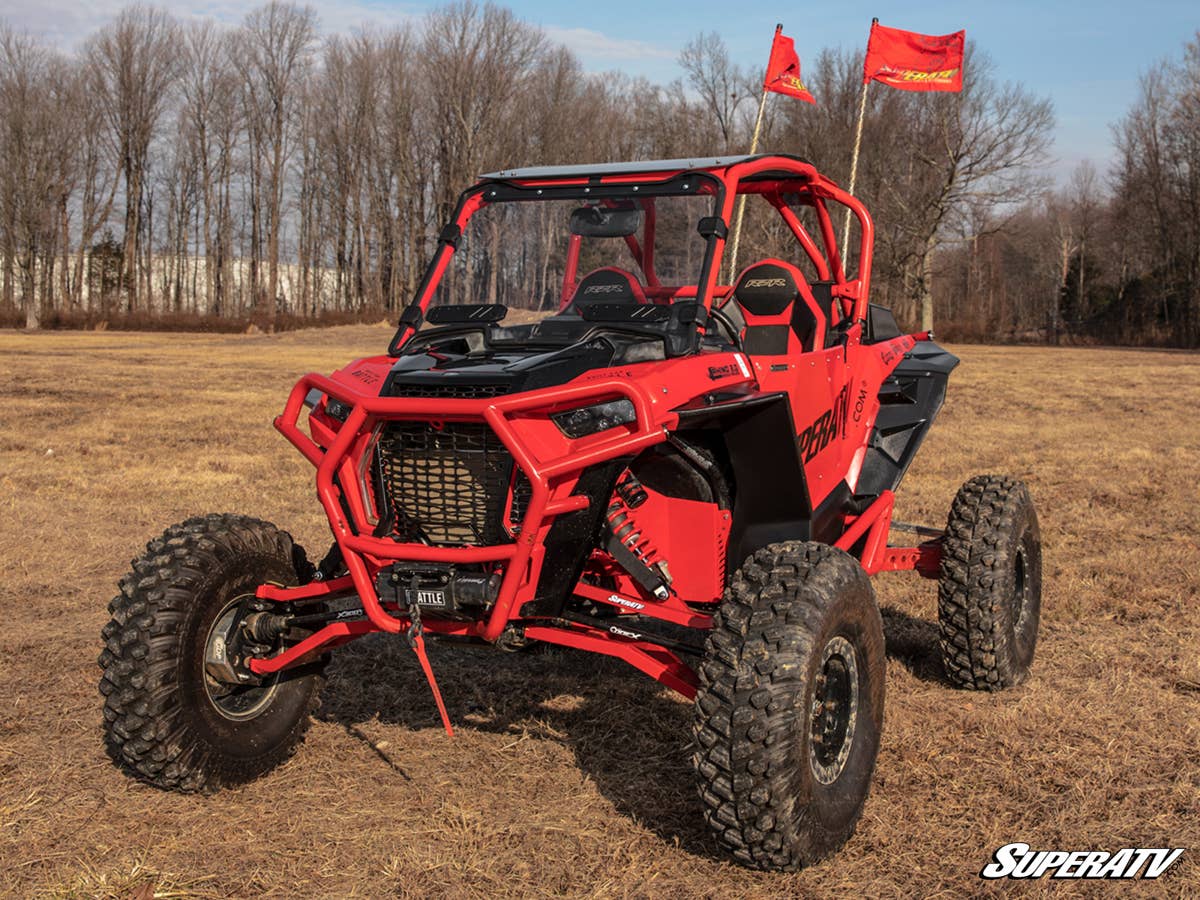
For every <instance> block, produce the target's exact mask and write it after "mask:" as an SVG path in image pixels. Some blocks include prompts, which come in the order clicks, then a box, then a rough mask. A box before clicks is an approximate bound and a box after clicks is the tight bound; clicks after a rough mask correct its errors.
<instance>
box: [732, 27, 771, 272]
mask: <svg viewBox="0 0 1200 900" xmlns="http://www.w3.org/2000/svg"><path fill="white" fill-rule="evenodd" d="M781 31H783V24H782V23H779V24H777V25H776V26H775V37H779V32H781ZM771 46H772V47H774V46H775V44H774V43H772V44H771ZM766 108H767V79H766V78H765V77H764V78H763V89H762V96H761V97H759V98H758V116H757V117H756V118H755V119H754V134H753V135H752V136H751V137H750V155H751V156H753V155H754V154H755V152H756V151H757V150H758V136H759V134H760V133H761V132H762V123H763V112H765V111H766ZM745 212H746V195H745V194H742V195H741V196H740V197H738V205H737V213H736V215H734V217H733V241H732V242H731V244H730V247H729V280H730V281H732V280H733V278H734V276H735V275H737V258H738V244H739V243H740V242H741V237H742V216H743V215H744V214H745Z"/></svg>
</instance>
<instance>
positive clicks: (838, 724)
mask: <svg viewBox="0 0 1200 900" xmlns="http://www.w3.org/2000/svg"><path fill="white" fill-rule="evenodd" d="M810 716H811V720H812V726H811V729H810V732H809V754H808V758H809V764H810V765H811V766H812V770H813V775H815V776H816V779H817V781H819V782H821V784H833V783H834V782H835V781H837V779H838V776H839V775H841V774H842V770H843V769H844V768H845V767H846V759H847V757H849V755H850V748H851V746H853V744H854V727H855V724H856V723H857V719H858V656H857V655H856V654H855V652H854V646H853V645H852V644H851V643H850V642H849V641H848V640H846V639H845V638H844V637H842V636H840V635H839V636H837V637H835V638H834V639H833V640H831V641H830V642H829V643H828V644H826V645H825V650H824V652H823V653H822V654H821V674H820V675H818V676H817V679H816V690H815V692H814V693H813V700H812V708H811V710H810Z"/></svg>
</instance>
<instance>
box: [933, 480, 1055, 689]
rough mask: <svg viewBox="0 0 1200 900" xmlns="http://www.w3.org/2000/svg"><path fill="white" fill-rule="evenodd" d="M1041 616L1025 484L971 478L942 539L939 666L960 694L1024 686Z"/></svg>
mask: <svg viewBox="0 0 1200 900" xmlns="http://www.w3.org/2000/svg"><path fill="white" fill-rule="evenodd" d="M1041 608H1042V542H1041V534H1040V532H1039V530H1038V520H1037V512H1036V511H1035V510H1034V508H1033V500H1032V499H1031V498H1030V496H1029V489H1028V488H1026V487H1025V485H1024V483H1023V482H1020V481H1017V480H1016V479H1014V478H1008V477H1006V476H1002V475H977V476H976V477H974V478H972V479H971V480H970V481H968V482H967V483H966V484H964V485H963V486H962V487H961V488H960V489H959V491H958V495H957V496H956V497H955V498H954V504H953V505H952V506H951V508H950V518H949V521H948V522H947V524H946V535H945V537H944V538H943V539H942V573H941V578H940V580H939V581H938V622H939V625H940V628H941V648H942V660H943V662H944V664H945V667H946V674H947V675H948V676H949V678H950V680H951V681H953V682H954V683H955V684H957V685H959V686H960V687H965V688H973V689H976V690H987V691H997V690H1000V689H1002V688H1006V687H1011V686H1012V685H1015V684H1019V683H1021V682H1022V681H1024V680H1025V678H1026V677H1027V676H1028V674H1029V668H1030V666H1031V664H1032V663H1033V653H1034V648H1035V647H1036V646H1037V637H1038V623H1039V621H1040V619H1041Z"/></svg>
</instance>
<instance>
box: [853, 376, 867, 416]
mask: <svg viewBox="0 0 1200 900" xmlns="http://www.w3.org/2000/svg"><path fill="white" fill-rule="evenodd" d="M869 396H870V395H869V394H868V393H867V383H866V382H865V381H864V382H863V383H862V387H860V388H859V389H858V396H857V397H855V398H854V421H855V422H861V421H862V417H863V412H864V411H865V410H866V408H867V397H869Z"/></svg>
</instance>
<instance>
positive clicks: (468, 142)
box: [0, 2, 1200, 346]
mask: <svg viewBox="0 0 1200 900" xmlns="http://www.w3.org/2000/svg"><path fill="white" fill-rule="evenodd" d="M318 26H319V23H318V21H317V18H316V15H315V13H314V12H313V11H312V10H311V9H309V8H306V7H302V6H297V5H294V4H291V3H284V2H273V3H269V4H267V5H265V6H261V7H258V8H256V9H253V10H251V11H250V12H249V13H247V14H246V16H245V18H244V20H243V21H242V22H241V23H240V25H237V26H235V27H228V26H223V25H219V24H217V23H216V22H213V21H189V22H181V21H178V20H176V19H174V18H173V17H171V16H170V15H169V14H168V13H166V12H165V11H163V10H161V9H158V8H154V7H147V6H131V7H128V8H126V9H124V10H123V11H121V12H120V13H119V14H118V15H117V16H116V17H115V18H114V19H113V20H112V21H111V22H110V23H109V24H107V25H105V26H104V27H102V28H100V29H99V30H98V31H97V32H96V33H94V34H92V35H91V36H89V37H88V38H87V39H86V40H85V41H83V42H82V44H81V45H80V46H79V47H77V48H73V49H72V51H71V52H69V53H68V52H63V51H62V50H59V49H56V48H52V47H49V46H46V45H45V44H43V43H40V42H39V41H37V40H36V39H34V38H32V37H30V36H28V35H26V34H22V33H20V32H17V31H15V30H14V29H12V28H10V27H8V26H5V25H3V23H0V160H2V162H3V165H0V323H3V324H9V325H13V324H24V325H25V326H26V327H29V328H36V327H39V326H54V325H67V326H71V325H96V324H99V323H106V324H107V323H111V324H112V326H113V327H156V326H157V327H162V326H164V325H165V326H171V327H180V326H187V325H192V326H200V327H245V325H246V324H247V323H249V322H254V323H256V324H257V325H258V326H259V327H263V328H271V327H283V326H286V325H291V324H296V323H302V322H311V321H315V320H326V321H343V320H348V319H370V320H377V319H379V318H383V317H389V318H394V317H395V316H396V315H397V314H398V312H399V310H400V309H401V308H402V307H403V306H404V305H405V304H406V303H407V302H408V300H409V299H410V298H411V297H412V295H413V293H414V291H415V289H416V286H417V284H418V283H419V281H420V278H421V275H422V272H423V269H424V266H425V262H426V260H427V259H428V257H429V255H430V253H431V251H432V249H433V242H434V239H435V236H436V234H437V232H438V230H439V228H440V225H441V224H442V223H443V222H444V221H445V219H446V218H447V216H448V215H449V214H450V212H451V210H452V209H453V206H454V203H455V200H456V198H457V195H458V193H459V192H460V191H461V190H462V189H463V188H464V187H465V186H467V185H468V184H470V183H471V181H472V180H473V179H474V178H475V177H476V176H477V175H478V174H480V173H481V172H486V171H491V170H495V169H501V168H508V167H512V166H516V165H526V164H542V163H545V164H555V163H570V162H577V163H581V162H599V161H607V160H634V159H652V158H670V157H684V156H712V155H715V154H720V153H736V152H744V149H745V147H746V146H747V145H748V144H749V137H750V130H751V127H752V125H753V121H752V120H753V116H754V113H755V111H756V101H757V97H758V90H759V85H760V84H761V72H760V71H759V66H760V64H761V61H757V62H755V63H754V64H753V65H739V64H737V63H735V62H734V61H733V60H732V59H731V58H730V55H729V53H728V50H727V48H726V46H725V45H724V43H723V41H722V40H721V38H720V37H719V36H718V35H716V34H700V35H698V36H697V37H696V38H695V39H694V40H692V41H690V42H689V43H688V44H687V45H686V46H685V47H684V48H683V50H682V51H681V53H680V57H679V62H680V65H681V69H682V71H683V73H684V75H683V77H682V78H681V79H679V80H676V81H673V82H671V83H669V84H655V83H652V82H650V81H648V80H646V79H644V78H634V77H629V76H627V75H623V74H620V73H604V74H590V73H587V72H585V71H584V70H583V67H582V65H581V63H580V61H579V59H578V58H577V57H576V56H575V54H573V53H572V52H571V51H570V50H569V49H567V48H566V47H564V46H562V45H559V44H556V43H555V42H553V41H551V40H549V39H548V38H547V36H546V35H545V34H544V33H543V32H542V31H541V30H540V29H539V28H537V27H536V26H534V25H531V24H529V23H526V22H524V21H522V20H520V19H519V18H518V17H517V16H516V15H514V13H513V12H512V11H511V10H508V9H506V8H503V7H499V6H495V5H490V4H488V5H480V4H477V3H474V2H457V3H452V4H451V5H448V6H443V7H440V8H438V9H435V10H433V11H431V12H429V13H428V14H427V15H425V16H424V17H423V18H422V19H421V20H420V21H418V22H415V23H414V24H412V25H409V26H402V27H397V28H392V29H389V30H386V31H379V30H368V29H366V28H364V29H362V30H358V31H354V32H351V33H347V34H333V35H330V36H324V37H323V36H322V35H321V33H320V32H319V30H318ZM764 52H765V48H764ZM968 53H969V55H968V60H967V64H966V68H965V73H966V77H965V79H964V90H963V92H962V93H961V94H936V93H932V94H920V93H906V92H901V91H895V90H891V89H888V88H885V87H881V86H879V85H873V86H872V89H871V91H870V92H869V94H868V99H867V107H866V109H867V116H866V120H865V129H864V135H863V141H862V156H861V160H860V164H859V177H858V184H857V186H856V190H855V192H856V193H857V194H858V195H859V196H860V197H862V198H863V200H864V201H865V202H866V203H867V205H868V208H869V209H870V210H871V212H872V214H873V217H874V220H875V224H876V229H877V232H876V245H875V270H874V278H873V297H874V299H875V300H876V302H882V303H885V304H887V305H890V306H892V307H893V308H894V309H896V310H897V312H898V313H899V317H900V318H901V319H902V320H903V321H904V322H905V323H906V324H909V325H911V326H913V327H917V326H918V325H920V324H921V323H925V324H929V323H931V322H932V323H936V325H937V326H938V329H939V331H940V332H942V333H943V334H945V335H946V336H948V337H955V336H958V337H964V338H976V339H986V340H995V339H1026V340H1050V341H1064V340H1067V341H1070V340H1088V341H1119V342H1128V343H1154V344H1172V345H1180V346H1197V344H1198V343H1200V165H1198V162H1200V160H1198V159H1197V156H1198V154H1200V110H1198V108H1197V107H1196V105H1195V100H1194V98H1195V96H1197V90H1198V86H1200V36H1198V38H1197V41H1195V42H1193V43H1191V44H1189V45H1187V47H1186V48H1185V51H1184V54H1183V56H1182V58H1181V59H1180V60H1177V61H1172V62H1163V63H1161V64H1158V65H1157V66H1156V67H1154V68H1152V69H1151V70H1150V71H1149V73H1148V74H1147V75H1146V76H1145V78H1144V79H1143V83H1142V93H1141V97H1140V99H1139V100H1138V102H1137V103H1136V104H1135V106H1134V107H1133V108H1132V109H1131V110H1130V111H1129V113H1128V114H1127V115H1126V117H1125V118H1124V119H1122V121H1121V122H1119V123H1117V125H1116V126H1115V127H1114V139H1115V146H1116V151H1117V152H1116V162H1115V163H1114V165H1113V169H1112V171H1111V172H1103V173H1101V172H1098V171H1096V170H1095V169H1094V168H1091V167H1090V166H1088V165H1086V164H1085V165H1082V166H1081V167H1080V168H1079V169H1078V170H1077V171H1076V172H1075V173H1074V175H1073V177H1072V178H1071V179H1070V180H1069V183H1068V184H1067V185H1066V186H1065V187H1061V188H1054V187H1053V185H1052V184H1051V181H1050V179H1049V178H1048V177H1047V176H1046V174H1045V172H1046V170H1047V166H1048V164H1049V162H1050V154H1051V151H1052V147H1051V143H1050V132H1051V129H1052V127H1053V122H1054V118H1053V110H1052V109H1051V106H1050V104H1049V102H1048V101H1047V100H1045V99H1044V98H1040V97H1038V96H1036V95H1035V94H1033V93H1032V92H1030V91H1029V90H1027V89H1026V88H1024V87H1022V86H1020V85H1012V84H1007V83H1003V82H1001V81H1000V80H999V79H998V78H997V77H996V76H995V74H994V71H993V67H992V65H991V63H990V62H989V60H988V59H987V57H986V55H985V54H984V53H983V52H982V51H981V50H980V49H979V48H977V47H970V48H969V51H968ZM805 71H806V73H808V81H809V86H810V87H811V88H812V90H813V93H814V94H815V95H816V96H817V98H818V101H819V103H820V105H819V106H817V107H815V108H814V107H812V106H809V105H807V104H800V103H796V102H794V101H792V100H790V99H788V98H784V97H772V98H771V99H770V102H769V103H768V107H767V116H766V120H765V126H764V138H763V141H762V143H761V146H763V147H764V148H767V149H770V150H774V151H778V152H787V153H795V154H799V155H801V156H804V157H806V158H808V159H810V160H812V161H813V162H814V163H816V164H817V166H818V168H820V169H821V170H822V171H823V172H825V173H826V174H828V175H829V176H830V177H832V178H834V179H835V180H838V181H839V182H841V183H843V184H844V183H845V181H846V178H847V176H848V173H849V168H850V157H851V152H852V148H853V143H854V125H855V116H856V114H857V110H858V103H859V91H860V90H861V72H862V56H861V53H858V54H856V53H852V52H846V51H833V50H831V51H825V52H822V53H821V54H819V55H818V56H817V57H816V58H815V59H813V60H812V61H811V62H809V61H806V62H805ZM526 218H529V220H530V221H529V222H528V223H527V225H528V227H526V228H525V229H523V231H524V235H523V237H522V238H521V239H522V240H524V241H526V242H529V247H528V248H527V249H528V252H527V253H526V252H525V248H522V258H524V259H526V260H528V264H527V265H523V266H522V267H520V268H519V270H518V269H517V268H514V269H513V270H512V271H507V270H502V267H501V266H499V265H489V260H491V261H495V259H497V258H498V255H497V254H496V253H495V252H494V250H495V247H494V242H495V241H496V240H506V241H507V240H509V239H510V237H509V236H508V235H502V234H501V233H500V230H499V229H496V228H493V233H492V234H490V235H489V236H487V237H486V238H484V239H478V238H477V239H475V240H472V241H468V242H465V243H466V246H465V247H464V248H463V251H462V252H464V253H465V254H466V255H467V257H468V258H467V265H466V266H465V271H466V272H468V273H470V275H469V277H470V278H472V279H474V281H471V282H470V283H469V284H467V285H465V290H466V293H471V292H474V293H476V294H477V295H478V296H480V297H485V296H486V297H489V298H497V299H499V300H502V301H504V302H507V303H509V304H510V305H518V306H527V307H532V308H537V307H545V306H548V305H551V304H552V303H553V300H554V298H553V296H552V294H553V291H554V286H555V285H556V284H559V283H561V264H562V251H561V250H560V249H559V248H558V247H557V245H556V246H554V247H552V246H551V243H552V242H553V241H554V240H555V239H556V238H557V236H558V235H557V233H556V231H555V226H556V223H553V222H549V221H543V219H544V218H545V217H544V216H543V217H537V216H530V217H526ZM787 243H788V235H787V233H786V231H785V230H784V229H783V227H782V223H781V222H780V221H779V219H778V216H777V215H776V214H775V213H774V212H773V211H772V210H770V209H755V208H754V207H753V204H752V205H751V206H750V207H749V208H748V215H747V218H746V225H745V231H744V234H743V239H742V247H743V254H754V255H756V256H757V255H765V254H767V253H771V252H783V248H785V247H786V246H787ZM851 243H852V245H853V241H852V242H851ZM509 255H511V254H509ZM752 258H753V256H749V255H745V256H744V261H749V260H750V259H752ZM531 272H532V273H535V274H534V276H532V277H531V276H530V273H531Z"/></svg>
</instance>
